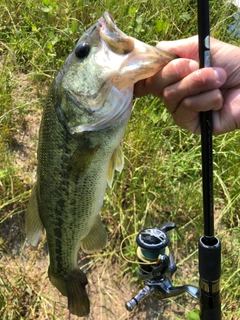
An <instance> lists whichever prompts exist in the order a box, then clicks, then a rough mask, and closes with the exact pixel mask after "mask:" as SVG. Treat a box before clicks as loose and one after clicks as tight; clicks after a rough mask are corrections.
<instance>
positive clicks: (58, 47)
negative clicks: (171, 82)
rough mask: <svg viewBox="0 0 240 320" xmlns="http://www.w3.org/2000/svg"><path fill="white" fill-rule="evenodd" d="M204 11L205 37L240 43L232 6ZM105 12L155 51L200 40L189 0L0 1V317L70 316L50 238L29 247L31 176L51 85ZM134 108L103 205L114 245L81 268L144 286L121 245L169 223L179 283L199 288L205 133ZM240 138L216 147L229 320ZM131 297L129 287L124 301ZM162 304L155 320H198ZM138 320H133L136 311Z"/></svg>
mask: <svg viewBox="0 0 240 320" xmlns="http://www.w3.org/2000/svg"><path fill="white" fill-rule="evenodd" d="M210 5H211V26H212V27H211V35H212V36H214V37H216V38H219V39H220V40H223V41H228V42H231V43H232V44H236V45H240V40H239V38H237V37H235V35H234V33H231V34H230V33H229V32H228V26H230V25H231V24H233V23H234V14H236V12H237V10H236V7H235V6H233V5H230V4H226V1H225V0H212V1H210ZM106 10H107V11H109V12H111V14H112V16H113V17H114V19H115V21H116V23H117V25H118V27H119V28H120V29H121V30H123V31H124V32H126V33H127V34H129V35H131V36H133V37H136V38H138V39H140V40H142V41H144V42H147V43H150V44H153V45H154V44H156V43H157V42H158V41H160V40H173V39H180V38H185V37H188V36H191V35H194V34H197V2H196V1H191V0H180V1H179V0H166V1H159V2H158V3H157V4H156V1H153V0H148V1H146V0H141V1H136V0H132V1H126V0H123V1H121V5H120V6H119V1H115V0H103V1H90V0H89V1H87V0H86V1H80V0H76V1H72V0H60V1H54V0H35V1H30V0H26V1H20V0H1V1H0V246H1V247H0V318H1V319H4V320H8V319H14V320H15V319H67V318H68V316H67V315H66V314H65V313H64V312H65V311H64V310H65V309H66V308H65V307H66V301H65V300H64V302H62V301H61V303H59V302H58V301H59V296H56V291H54V289H53V288H52V286H51V285H49V283H48V280H47V274H46V270H47V257H46V250H47V249H46V243H45V239H44V238H43V239H42V242H41V243H40V245H39V247H38V249H37V250H35V249H34V248H31V247H30V246H29V244H28V243H27V242H26V241H25V233H24V213H25V210H26V205H27V201H28V198H29V194H30V189H31V188H32V185H33V184H34V181H35V179H36V150H37V130H38V126H39V120H40V116H41V110H42V107H43V101H44V97H45V96H46V93H47V90H48V86H49V84H50V83H51V81H52V79H53V77H54V75H55V74H56V71H57V70H58V69H59V68H60V67H61V65H62V63H63V61H64V60H65V58H66V56H67V55H68V53H69V52H70V51H71V50H72V48H73V46H74V44H75V43H76V41H77V39H78V38H79V37H80V35H81V34H82V33H83V32H84V30H85V29H87V28H88V27H90V26H91V25H92V24H93V23H95V22H96V20H97V19H98V18H99V17H100V16H101V15H102V13H103V12H104V11H106ZM134 103H135V104H134V110H133V112H132V117H131V120H130V123H129V126H128V129H127V132H126V135H125V143H124V150H125V168H124V170H123V172H122V173H121V174H119V175H116V177H115V183H114V186H113V188H112V189H111V190H110V189H108V190H107V194H106V197H105V203H104V207H103V209H102V216H103V219H104V222H105V224H106V227H107V229H108V230H109V246H108V247H107V248H106V249H105V250H104V252H102V253H100V254H98V255H95V256H92V257H88V256H86V255H83V254H81V258H82V260H81V265H82V266H83V267H84V268H85V270H86V272H88V274H89V277H90V276H91V275H94V276H95V277H96V274H97V275H98V276H97V277H100V273H99V270H100V266H104V268H105V270H112V268H114V276H113V277H112V279H115V277H117V280H116V281H117V282H120V285H119V286H121V283H123V285H124V286H125V284H126V282H132V285H133V286H135V287H134V288H135V289H134V290H135V291H136V292H137V290H138V288H136V284H137V283H138V284H139V285H142V283H140V282H139V281H138V279H137V265H136V264H130V263H128V262H126V261H125V260H124V259H123V258H122V256H121V254H120V251H119V248H120V243H121V241H122V240H123V239H124V238H126V237H127V236H129V235H131V234H135V233H136V232H138V231H140V230H141V229H142V228H144V227H153V226H157V225H160V224H161V223H163V222H165V221H174V222H176V224H177V229H176V230H175V231H174V232H173V233H172V245H171V248H172V251H173V253H174V256H175V260H176V261H177V264H178V266H179V268H178V271H177V273H176V276H175V278H174V283H175V284H183V283H191V284H195V285H197V284H198V262H197V254H196V252H197V243H198V239H199V237H200V236H201V235H202V233H203V227H202V225H203V218H202V192H201V188H202V187H201V183H202V182H201V148H200V137H199V136H196V135H193V134H191V133H189V132H187V131H184V130H181V129H180V128H178V127H177V126H176V125H175V124H174V123H173V122H172V120H171V117H170V115H169V114H168V112H167V111H166V109H165V108H164V105H163V103H162V102H161V101H160V100H158V99H155V98H153V97H151V96H148V97H146V98H142V99H136V100H135V101H134ZM239 139H240V132H239V131H236V132H232V133H228V134H225V135H221V136H218V137H214V140H213V143H214V198H215V221H216V222H215V227H216V233H217V236H218V237H219V238H220V239H221V241H222V279H221V289H222V293H221V294H222V311H223V318H224V319H239V318H240V302H239V294H240V292H239V290H240V289H239V288H240V255H239V254H240V253H239V252H240V216H239V212H240V178H239V161H240V152H239V150H240V149H239ZM124 253H125V254H126V255H127V257H128V258H129V259H130V260H133V261H134V260H136V256H135V240H134V237H130V238H129V239H128V240H126V242H125V243H124ZM108 272H109V274H111V272H110V271H108ZM99 279H100V280H101V278H99ZM122 281H125V282H122ZM96 283H97V282H96ZM96 283H95V284H94V286H96V291H97V284H96ZM110 283H111V282H110ZM112 286H113V284H112ZM126 288H127V286H126ZM101 290H102V291H101ZM103 290H105V291H104V294H103ZM107 290H108V291H107ZM115 290H116V289H115ZM129 290H130V289H129ZM100 291H101V299H103V304H102V305H103V306H104V305H107V303H108V302H106V301H107V300H110V301H115V303H116V301H117V303H118V304H119V303H120V302H119V300H118V299H115V298H114V297H115V296H114V294H113V291H114V288H113V287H111V286H110V287H108V288H107V289H106V288H104V289H103V288H102V287H101V288H100ZM120 291H121V290H120V289H119V292H120ZM98 294H99V293H98ZM119 294H120V293H119ZM132 294H133V291H129V292H127V291H125V297H124V298H125V301H126V300H128V299H130V298H131V296H132ZM92 296H94V294H92ZM116 296H117V297H118V294H116ZM114 299H115V300H114ZM117 303H116V304H117ZM121 303H123V304H124V301H123V302H121ZM164 303H165V306H166V307H165V308H164V309H161V310H160V306H161V308H163V306H162V305H163V303H161V304H159V305H157V310H156V312H155V313H154V316H152V319H160V314H161V319H186V318H187V319H195V318H194V317H196V313H195V312H194V309H198V308H199V307H198V304H197V303H196V302H194V301H193V300H192V299H191V298H190V297H188V296H186V295H184V296H182V297H178V298H174V299H171V300H170V302H164ZM115 307H116V308H117V306H116V305H113V304H112V305H111V306H110V308H112V309H114V308H115ZM145 307H146V308H147V307H148V308H149V306H148V305H147V304H145ZM155 308H156V305H155ZM175 311H176V312H175ZM99 312H102V311H99ZM111 312H112V313H111ZM111 312H109V311H107V307H106V311H104V314H103V313H101V317H102V318H101V319H118V318H117V316H116V315H115V316H114V315H113V311H111ZM102 314H103V315H102ZM121 314H122V313H121ZM72 319H73V317H72ZM91 319H100V317H94V316H92V318H91ZM119 319H120V317H119ZM121 319H127V316H126V315H125V318H121ZM134 319H138V318H137V313H136V314H135V318H134ZM141 319H144V317H143V316H142V317H141Z"/></svg>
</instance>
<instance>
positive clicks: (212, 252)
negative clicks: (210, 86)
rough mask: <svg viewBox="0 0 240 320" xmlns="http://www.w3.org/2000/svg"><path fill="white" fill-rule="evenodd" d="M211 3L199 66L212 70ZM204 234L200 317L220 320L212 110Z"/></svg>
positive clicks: (206, 118)
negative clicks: (215, 232)
mask: <svg viewBox="0 0 240 320" xmlns="http://www.w3.org/2000/svg"><path fill="white" fill-rule="evenodd" d="M209 20H210V19H209V0H198V43H199V64H200V65H199V66H200V68H205V67H210V62H211V60H210V22H209ZM200 121H201V147H202V190H203V217H204V221H203V222H204V235H203V236H202V237H201V238H200V240H199V243H198V263H199V275H200V280H199V288H200V292H199V293H200V318H201V319H202V320H212V319H214V320H220V319H221V300H220V275H221V243H220V241H219V239H218V238H216V237H215V236H214V201H213V160H212V111H206V112H201V114H200Z"/></svg>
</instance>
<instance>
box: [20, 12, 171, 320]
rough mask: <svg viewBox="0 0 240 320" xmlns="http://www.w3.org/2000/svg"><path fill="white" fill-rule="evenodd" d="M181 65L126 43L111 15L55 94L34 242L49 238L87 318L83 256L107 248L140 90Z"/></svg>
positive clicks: (78, 309) (43, 132) (72, 306)
mask: <svg viewBox="0 0 240 320" xmlns="http://www.w3.org/2000/svg"><path fill="white" fill-rule="evenodd" d="M175 58H176V56H175V55H174V54H171V53H168V52H165V51H162V50H159V49H157V48H156V47H154V46H151V45H148V44H145V43H143V42H141V41H139V40H137V39H135V38H133V37H130V36H128V35H126V34H125V33H124V32H122V31H121V30H120V29H118V27H117V26H116V24H115V22H114V20H113V18H112V17H111V15H110V14H109V13H108V12H105V13H104V14H103V16H102V17H101V18H100V19H99V20H98V21H97V22H96V23H95V24H94V25H93V26H91V27H90V28H89V29H88V30H86V31H85V32H84V34H83V35H82V37H81V38H80V39H79V40H78V42H77V44H76V46H75V48H74V49H73V51H72V52H71V53H70V55H69V56H68V57H67V59H66V61H65V62H64V64H63V67H62V68H61V69H60V71H59V72H58V74H57V75H56V77H55V79H54V81H53V84H52V86H51V89H50V90H49V95H48V98H47V100H46V103H45V105H44V109H43V114H42V119H41V124H40V130H39V141H38V153H37V154H38V155H37V157H38V164H37V181H36V183H35V185H34V187H33V189H32V193H31V196H30V199H29V203H28V207H27V210H26V222H25V227H26V235H27V239H28V241H29V242H30V243H31V244H32V245H34V246H36V245H37V244H38V242H39V241H40V238H41V234H42V232H43V230H44V229H45V230H46V239H47V244H48V253H49V267H48V276H49V279H50V282H51V283H52V284H53V286H55V287H56V288H57V289H58V290H59V291H60V292H61V294H62V295H64V296H66V297H67V299H68V309H69V312H70V313H72V314H74V315H77V316H79V317H83V316H86V315H88V314H89V312H90V300H89V297H88V294H87V291H86V286H87V284H88V280H87V277H86V275H85V274H84V272H83V271H82V270H81V269H80V268H79V266H78V263H77V260H78V252H79V249H80V248H81V250H83V251H84V252H86V253H93V252H96V251H99V250H102V249H103V248H104V247H105V246H106V245H107V231H106V229H105V227H104V225H103V223H102V220H101V217H100V211H101V207H102V204H103V198H104V193H105V190H106V187H107V184H108V185H109V186H111V185H112V181H113V177H114V172H115V170H117V171H119V172H120V171H121V170H122V169H123V165H124V156H123V151H122V148H121V142H122V138H123V135H124V131H125V129H126V126H127V123H128V121H129V118H130V115H131V111H132V100H133V86H134V83H136V82H137V81H139V80H141V79H144V78H147V77H150V76H153V75H154V74H155V73H156V72H157V71H158V70H160V69H161V68H163V67H164V66H165V65H166V64H167V63H169V62H170V61H171V60H173V59H175Z"/></svg>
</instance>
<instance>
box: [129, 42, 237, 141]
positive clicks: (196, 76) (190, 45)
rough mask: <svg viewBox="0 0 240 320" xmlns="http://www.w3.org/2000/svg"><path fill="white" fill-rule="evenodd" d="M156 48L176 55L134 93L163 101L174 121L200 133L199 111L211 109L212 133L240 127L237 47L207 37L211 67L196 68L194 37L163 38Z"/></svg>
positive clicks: (140, 82)
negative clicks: (174, 58)
mask: <svg viewBox="0 0 240 320" xmlns="http://www.w3.org/2000/svg"><path fill="white" fill-rule="evenodd" d="M157 47H158V48H160V49H163V50H166V51H169V52H173V53H175V54H177V55H178V56H179V59H176V60H173V61H171V62H170V63H169V64H168V65H166V66H165V67H164V68H163V69H162V70H161V71H159V72H158V73H157V74H155V75H154V76H153V77H151V78H148V79H145V80H141V81H139V82H138V83H136V84H135V88H134V94H135V96H136V97H142V96H144V95H147V94H153V95H154V96H155V97H158V98H161V99H163V101H164V104H165V106H166V108H167V109H168V110H169V112H170V113H171V115H172V117H173V119H174V121H175V123H176V124H177V125H179V126H180V127H182V128H184V129H187V130H190V131H191V132H193V133H200V132H201V128H200V116H199V115H200V114H199V113H200V112H202V111H208V110H212V115H213V134H215V135H217V134H222V133H226V132H229V131H233V130H235V129H239V128H240V48H239V47H236V46H233V45H230V44H228V43H224V42H221V41H219V40H217V39H214V38H211V41H210V50H211V68H202V69H199V64H198V37H197V36H194V37H191V38H187V39H182V40H176V41H163V42H160V43H158V44H157Z"/></svg>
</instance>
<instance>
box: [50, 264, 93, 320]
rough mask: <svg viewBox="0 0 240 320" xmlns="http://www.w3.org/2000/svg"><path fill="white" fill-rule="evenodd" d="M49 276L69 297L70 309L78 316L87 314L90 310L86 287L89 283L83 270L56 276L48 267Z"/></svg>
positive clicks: (55, 285) (62, 292)
mask: <svg viewBox="0 0 240 320" xmlns="http://www.w3.org/2000/svg"><path fill="white" fill-rule="evenodd" d="M48 276H49V279H50V281H51V283H52V284H53V285H54V287H56V288H57V289H58V290H59V291H60V292H61V294H62V295H64V296H67V297H68V309H69V311H70V312H71V313H72V314H75V315H77V316H78V317H84V316H87V315H88V314H89V312H90V302H89V298H88V295H87V292H86V289H85V286H86V285H87V284H88V281H87V277H86V275H85V274H84V273H83V271H82V270H80V269H76V270H73V271H72V272H71V274H70V275H67V276H65V277H64V279H63V278H62V277H59V276H56V275H54V274H53V273H52V272H51V266H49V269H48Z"/></svg>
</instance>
